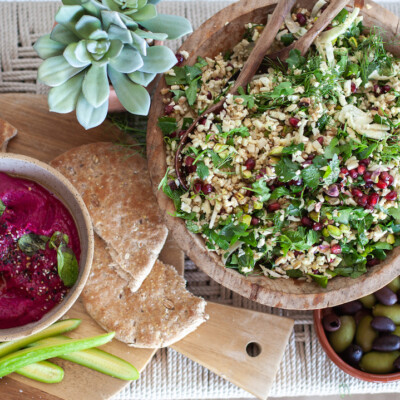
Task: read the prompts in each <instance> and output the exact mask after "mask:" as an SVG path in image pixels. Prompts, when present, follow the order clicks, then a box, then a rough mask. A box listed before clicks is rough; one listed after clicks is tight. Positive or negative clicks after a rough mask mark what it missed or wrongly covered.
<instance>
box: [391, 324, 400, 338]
mask: <svg viewBox="0 0 400 400" xmlns="http://www.w3.org/2000/svg"><path fill="white" fill-rule="evenodd" d="M392 335H396V336H400V326H396V329H395V330H394V332H392Z"/></svg>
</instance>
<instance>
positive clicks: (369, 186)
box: [365, 181, 374, 189]
mask: <svg viewBox="0 0 400 400" xmlns="http://www.w3.org/2000/svg"><path fill="white" fill-rule="evenodd" d="M372 186H374V182H372V181H370V182H365V187H366V188H367V189H369V188H372Z"/></svg>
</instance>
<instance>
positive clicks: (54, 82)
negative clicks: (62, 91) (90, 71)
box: [38, 56, 85, 87]
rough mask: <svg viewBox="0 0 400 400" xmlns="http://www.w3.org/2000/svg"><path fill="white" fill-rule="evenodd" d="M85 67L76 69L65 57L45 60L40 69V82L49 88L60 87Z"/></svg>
mask: <svg viewBox="0 0 400 400" xmlns="http://www.w3.org/2000/svg"><path fill="white" fill-rule="evenodd" d="M84 68H85V67H80V68H74V67H72V66H71V65H69V64H68V62H67V60H66V59H65V58H64V57H63V56H55V57H50V58H48V59H47V60H44V61H43V62H42V64H41V65H40V67H39V69H38V80H39V81H40V82H43V83H45V84H46V85H47V86H52V87H53V86H60V85H62V84H63V83H64V82H66V81H67V80H68V79H70V78H72V77H73V76H75V75H76V74H78V73H79V72H81V71H82V70H83V69H84Z"/></svg>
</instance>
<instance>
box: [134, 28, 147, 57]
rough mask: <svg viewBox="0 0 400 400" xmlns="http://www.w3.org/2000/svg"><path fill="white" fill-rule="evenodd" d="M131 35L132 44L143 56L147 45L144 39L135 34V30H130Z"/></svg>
mask: <svg viewBox="0 0 400 400" xmlns="http://www.w3.org/2000/svg"><path fill="white" fill-rule="evenodd" d="M131 35H132V41H133V44H134V46H135V47H136V49H137V50H138V51H139V53H140V54H141V55H142V56H145V55H146V54H147V49H148V47H149V46H148V44H147V42H146V40H145V39H143V38H142V37H140V36H139V35H137V34H136V33H135V32H131Z"/></svg>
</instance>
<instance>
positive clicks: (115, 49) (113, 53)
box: [105, 39, 124, 60]
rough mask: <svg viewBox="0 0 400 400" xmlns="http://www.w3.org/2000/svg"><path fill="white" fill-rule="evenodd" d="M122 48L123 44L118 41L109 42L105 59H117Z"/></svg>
mask: <svg viewBox="0 0 400 400" xmlns="http://www.w3.org/2000/svg"><path fill="white" fill-rule="evenodd" d="M123 48H124V44H123V43H122V42H121V41H120V40H118V39H115V40H111V42H110V48H109V49H108V51H107V53H106V55H105V57H106V58H107V59H108V60H112V59H113V58H116V57H118V56H119V55H120V54H121V51H122V49H123Z"/></svg>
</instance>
